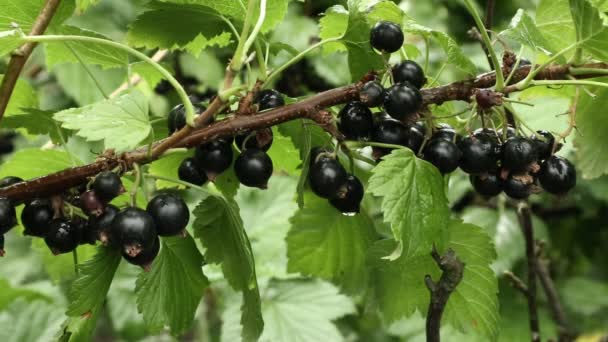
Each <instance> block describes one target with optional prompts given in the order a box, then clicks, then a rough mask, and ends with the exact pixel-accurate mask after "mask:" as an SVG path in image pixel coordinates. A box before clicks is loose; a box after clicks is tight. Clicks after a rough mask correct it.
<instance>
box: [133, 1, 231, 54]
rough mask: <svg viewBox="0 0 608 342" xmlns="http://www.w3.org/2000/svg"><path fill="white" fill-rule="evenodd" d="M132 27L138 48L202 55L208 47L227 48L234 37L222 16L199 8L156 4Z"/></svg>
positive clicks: (195, 6) (134, 40) (204, 8)
mask: <svg viewBox="0 0 608 342" xmlns="http://www.w3.org/2000/svg"><path fill="white" fill-rule="evenodd" d="M149 7H150V8H151V10H150V11H147V12H144V13H143V14H141V15H140V16H139V17H137V19H136V20H135V22H133V24H132V25H131V27H130V30H129V33H128V35H127V40H128V41H129V43H130V44H132V45H134V46H136V47H144V48H148V49H155V48H163V49H170V50H181V49H183V50H186V51H188V52H190V53H191V54H193V55H194V56H198V55H199V54H200V53H201V51H202V50H203V49H204V48H205V47H207V46H214V45H216V46H218V47H224V46H227V45H228V44H229V43H230V37H231V36H232V34H231V33H230V32H229V28H228V27H227V25H226V23H225V22H224V21H223V20H222V19H221V17H220V15H219V13H218V12H217V11H215V10H213V9H212V8H209V7H205V6H199V5H177V4H170V3H159V2H153V3H152V4H151V5H150V6H149Z"/></svg>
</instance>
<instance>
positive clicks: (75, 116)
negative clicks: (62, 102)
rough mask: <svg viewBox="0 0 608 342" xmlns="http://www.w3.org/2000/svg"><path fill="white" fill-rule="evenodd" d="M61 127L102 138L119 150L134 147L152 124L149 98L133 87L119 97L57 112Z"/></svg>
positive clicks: (87, 137)
mask: <svg viewBox="0 0 608 342" xmlns="http://www.w3.org/2000/svg"><path fill="white" fill-rule="evenodd" d="M54 118H55V120H57V121H61V122H62V127H64V128H67V129H71V130H76V131H78V132H77V135H79V136H81V137H83V138H86V139H87V140H88V141H98V140H103V141H104V143H105V147H106V148H114V149H116V150H117V151H120V152H122V151H126V150H129V149H133V148H135V147H136V146H137V144H138V143H140V142H141V141H142V140H144V139H145V138H146V137H147V136H148V134H150V130H151V129H152V126H151V125H150V121H149V118H148V100H147V99H146V97H145V96H144V95H143V94H142V93H140V92H138V91H133V92H131V93H128V94H124V95H121V96H119V97H116V98H113V99H110V100H105V101H102V102H99V103H95V104H92V105H88V106H85V107H81V108H72V109H67V110H64V111H61V112H59V113H56V114H55V115H54Z"/></svg>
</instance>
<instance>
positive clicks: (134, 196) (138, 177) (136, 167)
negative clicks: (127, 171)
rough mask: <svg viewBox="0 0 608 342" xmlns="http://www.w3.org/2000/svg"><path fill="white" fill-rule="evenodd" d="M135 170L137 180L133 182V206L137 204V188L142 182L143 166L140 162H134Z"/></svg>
mask: <svg viewBox="0 0 608 342" xmlns="http://www.w3.org/2000/svg"><path fill="white" fill-rule="evenodd" d="M133 172H134V173H135V182H133V188H131V206H132V207H136V206H137V190H138V189H139V186H140V184H141V178H142V177H141V176H142V174H141V168H140V167H139V164H137V163H133Z"/></svg>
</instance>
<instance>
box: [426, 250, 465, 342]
mask: <svg viewBox="0 0 608 342" xmlns="http://www.w3.org/2000/svg"><path fill="white" fill-rule="evenodd" d="M431 256H432V257H433V259H434V260H435V262H436V263H437V265H438V266H439V268H440V269H441V270H442V271H443V273H442V274H441V278H439V282H437V283H435V282H433V280H432V279H431V276H430V275H428V274H427V275H426V276H425V277H424V283H425V285H426V287H427V288H428V289H429V291H430V293H431V301H430V303H429V310H428V312H427V315H426V340H427V342H439V341H440V333H439V331H440V328H441V316H442V315H443V311H444V309H445V306H446V304H447V303H448V299H449V298H450V295H451V294H452V292H454V290H455V289H456V286H458V284H459V283H460V281H461V280H462V275H463V273H464V267H465V264H464V263H463V262H462V261H460V259H458V257H457V256H456V253H455V252H454V251H453V250H452V249H448V251H447V252H446V253H445V254H444V255H443V256H440V255H439V253H438V252H437V250H436V249H435V246H433V251H432V252H431Z"/></svg>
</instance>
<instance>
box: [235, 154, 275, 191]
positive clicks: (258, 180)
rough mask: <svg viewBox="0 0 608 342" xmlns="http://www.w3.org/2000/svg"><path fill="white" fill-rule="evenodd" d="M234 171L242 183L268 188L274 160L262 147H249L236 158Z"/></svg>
mask: <svg viewBox="0 0 608 342" xmlns="http://www.w3.org/2000/svg"><path fill="white" fill-rule="evenodd" d="M234 173H235V174H236V178H238V179H239V182H241V184H243V185H246V186H251V187H256V188H260V189H266V188H267V186H268V180H269V179H270V176H272V160H271V159H270V157H269V156H268V155H267V154H266V152H264V151H262V150H260V149H257V148H250V149H247V150H245V151H243V152H242V153H241V155H239V157H238V158H236V161H235V162H234Z"/></svg>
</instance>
